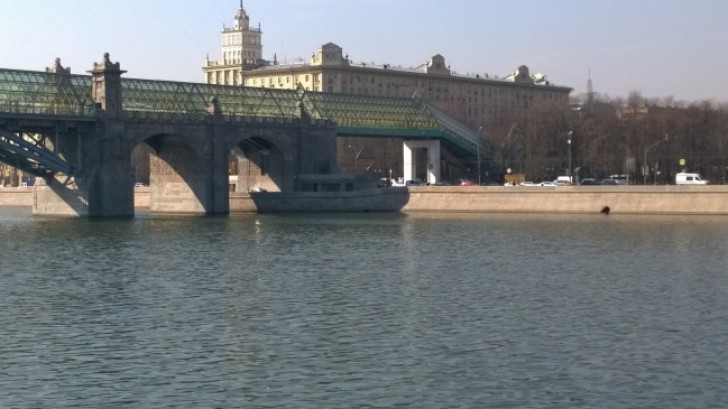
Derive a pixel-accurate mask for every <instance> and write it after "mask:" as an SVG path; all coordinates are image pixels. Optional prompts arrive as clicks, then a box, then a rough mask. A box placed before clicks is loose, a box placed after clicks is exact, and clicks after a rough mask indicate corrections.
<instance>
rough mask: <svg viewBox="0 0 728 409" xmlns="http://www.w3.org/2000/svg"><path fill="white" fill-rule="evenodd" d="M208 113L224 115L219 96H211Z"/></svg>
mask: <svg viewBox="0 0 728 409" xmlns="http://www.w3.org/2000/svg"><path fill="white" fill-rule="evenodd" d="M207 113H208V114H210V115H222V106H221V105H220V100H218V99H217V97H212V98H210V102H208V103H207Z"/></svg>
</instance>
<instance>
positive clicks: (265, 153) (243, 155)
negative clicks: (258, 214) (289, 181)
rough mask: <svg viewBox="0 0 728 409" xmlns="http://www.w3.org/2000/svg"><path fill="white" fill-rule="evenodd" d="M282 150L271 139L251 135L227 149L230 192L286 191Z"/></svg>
mask: <svg viewBox="0 0 728 409" xmlns="http://www.w3.org/2000/svg"><path fill="white" fill-rule="evenodd" d="M285 163H286V158H285V155H284V150H282V149H280V148H279V147H278V145H277V144H276V143H275V142H273V141H272V140H270V139H268V138H265V137H262V136H250V137H246V138H244V139H242V140H239V141H237V143H236V144H235V145H234V146H233V147H232V148H231V149H230V155H229V161H228V174H229V176H230V191H231V192H251V191H268V192H280V191H282V190H285V187H284V182H285V171H286V166H285Z"/></svg>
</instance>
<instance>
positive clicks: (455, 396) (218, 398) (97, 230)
mask: <svg viewBox="0 0 728 409" xmlns="http://www.w3.org/2000/svg"><path fill="white" fill-rule="evenodd" d="M0 237H2V238H3V243H4V244H3V248H2V249H1V250H0V251H1V252H0V363H1V367H2V369H1V370H0V407H2V408H110V407H114V408H117V407H118V408H127V407H128V408H208V407H209V408H212V407H215V408H239V407H240V408H243V407H244V408H344V407H352V408H353V407H357V408H392V407H402V408H662V409H664V408H725V407H728V251H727V250H726V243H728V218H726V217H699V216H694V217H661V216H652V217H644V216H642V217H638V216H615V215H609V216H605V215H580V216H568V215H563V216H562V215H559V216H554V215H550V216H539V215H473V214H468V215H462V216H460V215H452V214H449V215H445V214H421V215H395V214H357V215H351V214H350V215H253V214H251V215H233V216H229V217H165V216H156V215H149V214H144V213H140V214H138V215H137V217H136V218H134V219H113V220H89V219H77V218H39V217H33V216H32V215H30V212H29V210H28V209H25V208H23V209H14V208H2V209H0Z"/></svg>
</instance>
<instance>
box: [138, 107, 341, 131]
mask: <svg viewBox="0 0 728 409" xmlns="http://www.w3.org/2000/svg"><path fill="white" fill-rule="evenodd" d="M124 118H125V119H128V120H134V121H149V122H160V121H161V122H165V121H171V122H181V123H188V124H189V123H208V122H210V121H211V120H212V115H211V114H209V113H207V112H160V111H124ZM218 119H220V120H221V121H223V122H225V123H228V124H241V125H276V126H286V127H292V126H297V125H298V124H299V121H300V120H299V119H298V118H295V117H293V116H291V117H261V116H248V115H242V114H237V113H230V114H221V115H219V116H218ZM308 124H310V125H312V126H316V127H323V126H331V125H332V124H333V122H332V121H329V120H325V119H312V120H310V121H308Z"/></svg>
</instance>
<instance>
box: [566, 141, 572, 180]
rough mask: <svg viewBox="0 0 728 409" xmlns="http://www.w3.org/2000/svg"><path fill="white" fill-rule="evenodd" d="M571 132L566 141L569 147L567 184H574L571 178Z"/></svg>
mask: <svg viewBox="0 0 728 409" xmlns="http://www.w3.org/2000/svg"><path fill="white" fill-rule="evenodd" d="M573 133H574V132H573V131H569V139H567V140H566V143H567V144H568V145H569V183H572V184H573V183H574V179H572V177H571V135H572V134H573Z"/></svg>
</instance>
